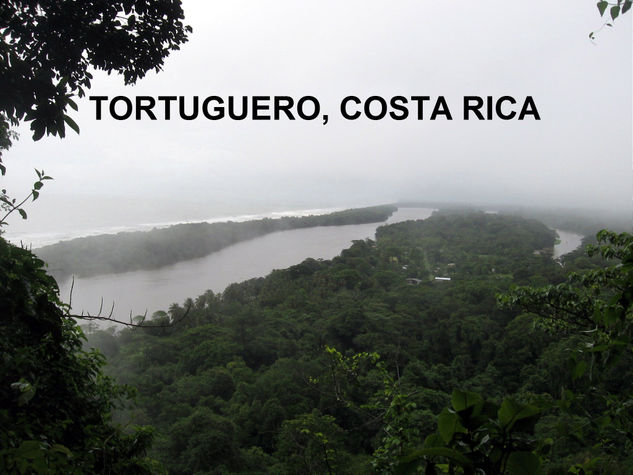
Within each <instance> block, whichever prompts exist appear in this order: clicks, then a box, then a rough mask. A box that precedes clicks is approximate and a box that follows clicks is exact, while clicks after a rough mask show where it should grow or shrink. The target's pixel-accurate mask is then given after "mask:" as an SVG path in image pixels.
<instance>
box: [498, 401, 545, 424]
mask: <svg viewBox="0 0 633 475" xmlns="http://www.w3.org/2000/svg"><path fill="white" fill-rule="evenodd" d="M539 412H540V409H539V408H538V407H535V406H529V405H523V404H519V403H518V402H516V401H515V400H514V399H512V398H505V399H504V400H503V402H502V403H501V407H500V408H499V412H498V416H499V422H501V425H502V426H503V427H504V428H505V429H506V430H508V431H509V430H510V429H511V428H512V426H513V425H514V424H515V422H517V421H519V420H521V419H526V418H528V417H532V416H535V415H536V414H538V413H539Z"/></svg>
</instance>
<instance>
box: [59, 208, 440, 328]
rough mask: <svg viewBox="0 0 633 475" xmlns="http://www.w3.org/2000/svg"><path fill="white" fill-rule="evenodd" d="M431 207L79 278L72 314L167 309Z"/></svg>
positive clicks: (334, 250)
mask: <svg viewBox="0 0 633 475" xmlns="http://www.w3.org/2000/svg"><path fill="white" fill-rule="evenodd" d="M432 212H433V209H431V208H402V209H399V210H398V211H397V212H395V213H394V214H393V215H392V216H391V217H390V218H389V219H388V220H387V221H386V222H385V223H370V224H358V225H356V224H354V225H346V226H319V227H314V228H305V229H293V230H289V231H278V232H275V233H271V234H267V235H265V236H262V237H258V238H255V239H251V240H249V241H244V242H240V243H237V244H234V245H232V246H229V247H227V248H225V249H222V250H221V251H218V252H214V253H213V254H210V255H208V256H206V257H203V258H200V259H192V260H189V261H184V262H179V263H177V264H174V265H171V266H167V267H163V268H161V269H155V270H147V271H134V272H125V273H122V274H108V275H102V276H97V277H91V278H85V279H80V278H76V279H75V283H74V288H73V295H72V307H73V312H74V313H78V314H80V313H81V312H82V310H83V311H84V312H88V313H90V314H96V313H97V312H98V311H99V307H100V305H101V298H103V302H104V304H103V313H104V314H108V313H109V311H110V309H111V307H112V303H113V302H114V304H115V311H114V316H115V317H116V318H118V319H125V318H126V317H127V316H129V314H130V311H131V312H132V315H138V314H143V313H145V311H146V310H147V313H148V315H151V314H152V313H153V312H155V311H157V310H167V309H168V308H169V306H170V305H171V304H172V303H174V302H175V303H179V304H182V302H183V301H184V299H186V298H188V297H191V298H195V297H197V296H198V295H201V294H203V293H204V292H205V291H206V290H209V289H210V290H213V291H214V292H221V291H223V290H224V289H225V288H226V286H227V285H229V284H231V283H234V282H241V281H244V280H246V279H250V278H253V277H263V276H265V275H267V274H268V273H270V272H271V271H272V270H273V269H283V268H286V267H288V266H291V265H294V264H299V263H300V262H302V261H303V260H304V259H306V258H308V257H312V258H314V259H331V258H332V257H334V256H337V255H338V254H340V252H341V251H342V250H343V249H345V248H347V247H349V246H350V245H351V243H352V241H353V240H357V239H366V238H374V235H375V232H376V228H378V226H382V225H384V224H392V223H396V222H400V221H406V220H409V219H425V218H428V217H429V216H430V215H431V213H432ZM70 288H71V280H66V281H64V282H60V293H61V296H62V299H63V300H64V301H66V302H68V297H69V295H70Z"/></svg>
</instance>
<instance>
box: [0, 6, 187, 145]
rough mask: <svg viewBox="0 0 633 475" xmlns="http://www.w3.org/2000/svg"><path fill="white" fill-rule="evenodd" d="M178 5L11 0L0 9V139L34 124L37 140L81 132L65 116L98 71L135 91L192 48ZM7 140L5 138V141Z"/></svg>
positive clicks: (35, 138) (34, 137) (182, 14)
mask: <svg viewBox="0 0 633 475" xmlns="http://www.w3.org/2000/svg"><path fill="white" fill-rule="evenodd" d="M183 17H184V13H183V10H182V6H181V2H180V1H179V0H122V1H108V0H89V1H82V2H75V1H70V0H62V1H55V2H53V1H46V0H9V1H7V2H3V3H2V5H0V35H1V39H0V91H1V92H0V131H2V132H6V131H8V130H9V127H10V126H16V125H17V124H18V123H19V122H20V121H21V120H26V121H28V122H31V130H32V131H33V139H34V140H38V139H40V138H41V137H42V136H43V135H44V133H46V134H52V135H59V136H60V137H64V135H65V126H66V125H68V126H69V127H71V128H72V129H73V130H75V131H77V132H78V131H79V127H78V126H77V124H76V123H75V122H74V121H73V120H72V119H71V118H70V117H69V116H68V115H66V108H67V107H68V106H70V107H71V108H73V109H76V105H75V103H74V102H73V100H72V96H73V95H74V94H77V95H78V96H79V97H82V96H83V95H84V94H85V91H86V89H89V88H90V84H91V83H90V81H91V79H92V74H91V73H90V72H89V68H90V67H93V68H96V69H100V70H103V71H106V72H108V73H111V72H117V73H120V74H123V77H124V80H125V83H126V84H134V83H135V82H136V81H137V80H138V79H140V78H142V77H143V76H144V75H145V74H146V73H147V72H148V71H150V70H152V69H154V70H156V71H159V70H160V69H161V66H162V65H163V62H164V60H165V58H166V57H167V55H169V53H170V52H171V51H173V50H177V49H179V46H180V45H181V44H183V43H184V42H185V41H187V33H188V32H190V31H191V28H190V27H189V26H185V25H184V24H183V22H182V19H183ZM3 135H5V137H6V134H3Z"/></svg>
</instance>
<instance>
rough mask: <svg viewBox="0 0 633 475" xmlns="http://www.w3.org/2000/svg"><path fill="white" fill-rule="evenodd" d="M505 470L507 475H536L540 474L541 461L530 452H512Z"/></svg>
mask: <svg viewBox="0 0 633 475" xmlns="http://www.w3.org/2000/svg"><path fill="white" fill-rule="evenodd" d="M506 469H507V471H508V474H509V475H538V474H540V473H542V470H541V459H540V458H539V457H538V455H535V454H533V453H532V452H512V453H511V454H510V457H508V462H507V463H506Z"/></svg>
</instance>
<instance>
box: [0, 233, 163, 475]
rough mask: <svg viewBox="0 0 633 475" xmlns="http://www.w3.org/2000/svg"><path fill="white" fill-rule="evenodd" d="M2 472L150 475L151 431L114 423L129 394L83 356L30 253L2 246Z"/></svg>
mask: <svg viewBox="0 0 633 475" xmlns="http://www.w3.org/2000/svg"><path fill="white" fill-rule="evenodd" d="M0 315H2V319H0V358H1V359H2V365H1V366H0V401H1V403H0V407H1V409H0V472H2V473H62V472H63V473H149V472H150V471H152V469H153V467H154V465H155V464H154V462H152V461H151V460H149V459H147V458H145V450H146V449H147V448H148V447H149V445H150V443H151V439H152V437H151V430H150V429H148V428H137V429H134V430H131V431H128V432H124V431H123V430H122V429H121V428H118V427H116V426H114V425H112V423H111V416H110V413H111V410H112V409H113V408H114V406H115V404H116V403H117V400H119V399H120V398H122V397H126V396H129V394H130V390H129V388H126V387H123V386H118V385H116V384H114V382H113V381H112V380H111V379H110V378H108V377H106V376H104V375H103V374H102V372H101V367H102V366H103V365H104V363H105V359H104V357H103V356H102V355H101V354H99V353H98V352H96V351H91V352H85V351H83V350H82V339H83V334H82V332H81V330H80V329H79V327H78V325H77V323H76V322H75V321H74V320H73V319H71V318H67V317H66V316H65V305H63V304H62V303H61V302H60V301H59V298H58V288H57V284H56V283H55V280H54V279H53V278H52V277H50V276H49V275H47V274H46V272H45V271H44V269H43V262H42V261H40V260H39V259H37V258H36V257H35V256H34V255H33V254H32V253H31V252H30V251H28V250H25V249H21V248H18V247H16V246H12V245H10V244H8V243H7V242H6V241H4V240H3V239H0Z"/></svg>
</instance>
